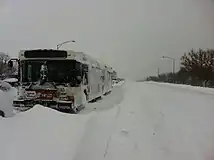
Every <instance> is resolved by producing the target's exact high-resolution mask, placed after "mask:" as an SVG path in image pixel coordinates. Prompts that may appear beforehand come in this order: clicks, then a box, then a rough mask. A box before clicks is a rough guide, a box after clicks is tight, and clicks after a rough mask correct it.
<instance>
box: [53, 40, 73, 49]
mask: <svg viewBox="0 0 214 160" xmlns="http://www.w3.org/2000/svg"><path fill="white" fill-rule="evenodd" d="M70 42H73V43H75V42H76V41H75V40H70V41H65V42H62V43H60V44H57V46H56V49H57V50H58V49H59V48H60V47H62V46H63V45H64V44H66V43H70Z"/></svg>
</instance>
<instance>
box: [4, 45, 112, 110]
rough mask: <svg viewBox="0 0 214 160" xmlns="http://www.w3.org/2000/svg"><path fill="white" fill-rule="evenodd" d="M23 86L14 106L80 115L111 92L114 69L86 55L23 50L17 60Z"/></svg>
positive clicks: (69, 52)
mask: <svg viewBox="0 0 214 160" xmlns="http://www.w3.org/2000/svg"><path fill="white" fill-rule="evenodd" d="M13 61H17V62H18V63H19V66H18V75H19V83H20V86H19V88H18V94H17V98H16V99H14V101H13V105H14V107H18V108H31V107H33V106H34V105H35V104H42V105H44V106H47V107H51V108H56V109H66V110H68V111H70V112H74V113H76V112H78V111H79V110H80V109H82V108H84V107H85V104H86V102H89V101H92V100H94V99H96V98H99V97H102V96H103V95H104V94H106V93H107V92H110V91H111V90H112V78H111V75H112V70H111V67H108V66H106V65H103V64H102V65H101V64H100V63H99V62H98V61H97V60H96V59H94V58H92V57H90V56H88V55H86V54H85V53H83V52H74V51H65V50H50V49H43V50H42V49H39V50H22V51H20V52H19V57H18V59H11V60H10V61H9V63H8V66H9V67H12V66H13Z"/></svg>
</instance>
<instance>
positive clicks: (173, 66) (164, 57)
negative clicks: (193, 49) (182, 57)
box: [162, 56, 175, 74]
mask: <svg viewBox="0 0 214 160" xmlns="http://www.w3.org/2000/svg"><path fill="white" fill-rule="evenodd" d="M162 59H170V60H172V72H173V74H175V59H174V58H171V57H168V56H163V57H162Z"/></svg>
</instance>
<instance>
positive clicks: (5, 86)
mask: <svg viewBox="0 0 214 160" xmlns="http://www.w3.org/2000/svg"><path fill="white" fill-rule="evenodd" d="M11 88H12V86H11V85H10V84H9V83H7V82H4V81H1V80H0V90H2V91H8V90H10V89H11Z"/></svg>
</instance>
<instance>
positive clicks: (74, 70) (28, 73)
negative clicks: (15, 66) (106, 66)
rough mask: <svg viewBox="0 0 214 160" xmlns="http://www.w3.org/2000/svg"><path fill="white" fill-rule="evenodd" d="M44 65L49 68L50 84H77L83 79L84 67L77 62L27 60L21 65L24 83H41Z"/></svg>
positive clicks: (47, 73)
mask: <svg viewBox="0 0 214 160" xmlns="http://www.w3.org/2000/svg"><path fill="white" fill-rule="evenodd" d="M44 64H45V66H46V68H47V71H46V76H47V81H48V82H55V83H72V82H74V83H75V81H77V80H78V78H79V77H80V78H81V77H82V69H81V68H82V65H81V63H79V62H77V61H75V60H45V61H42V60H26V61H23V62H22V63H21V67H22V81H23V82H37V81H39V80H40V79H41V68H42V67H44V66H43V65H44ZM79 80H80V79H79Z"/></svg>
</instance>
